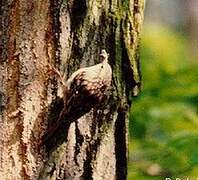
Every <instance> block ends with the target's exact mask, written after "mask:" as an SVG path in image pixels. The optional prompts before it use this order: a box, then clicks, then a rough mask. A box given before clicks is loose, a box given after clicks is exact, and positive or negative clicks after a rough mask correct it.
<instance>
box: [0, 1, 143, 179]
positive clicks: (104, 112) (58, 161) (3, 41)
mask: <svg viewBox="0 0 198 180" xmlns="http://www.w3.org/2000/svg"><path fill="white" fill-rule="evenodd" d="M143 8H144V0H125V1H122V0H109V1H104V0H98V1H95V0H68V1H66V0H62V1H61V0H42V1H27V0H3V1H1V2H0V36H1V38H0V132H1V133H0V178H1V179H97V180H99V179H125V178H126V175H127V131H128V130H127V128H128V122H127V119H128V118H127V117H128V111H129V107H130V106H131V97H132V95H137V93H138V91H139V87H140V75H139V64H138V63H139V54H138V46H139V33H140V29H141V24H142V20H143ZM103 48H104V49H106V50H107V52H109V53H110V57H109V61H110V65H111V67H112V69H113V83H112V86H113V88H112V93H111V95H110V98H109V99H108V101H107V102H104V103H103V104H101V105H99V106H97V107H95V108H93V109H91V111H90V112H88V113H86V114H84V115H83V116H82V117H80V118H79V119H77V120H76V121H75V122H74V123H72V124H71V125H70V127H65V129H66V128H68V134H67V135H66V133H65V134H64V128H63V132H61V133H62V134H61V135H62V136H61V137H59V138H60V139H62V141H61V143H59V144H53V146H46V145H45V144H44V145H43V144H42V143H41V139H42V136H43V135H44V134H45V131H46V130H47V128H48V127H49V126H52V125H53V123H54V122H55V121H56V119H57V117H58V115H59V113H60V111H61V108H62V101H61V96H62V93H61V86H60V85H59V83H58V81H57V79H56V78H54V77H51V76H49V75H48V68H49V66H48V64H51V65H53V66H55V67H56V68H57V69H59V70H60V71H61V73H62V74H65V77H66V79H67V78H68V77H69V76H70V75H71V73H73V72H74V71H75V70H77V69H78V68H79V67H84V66H89V65H93V64H95V63H98V55H99V53H100V50H101V49H103ZM82 106H83V105H82ZM65 131H66V130H65ZM65 136H67V141H66V140H65V138H66V137H65Z"/></svg>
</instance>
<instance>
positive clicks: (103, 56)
mask: <svg viewBox="0 0 198 180" xmlns="http://www.w3.org/2000/svg"><path fill="white" fill-rule="evenodd" d="M108 56H109V54H108V53H107V52H106V50H105V49H102V51H101V54H100V60H101V62H104V61H106V62H107V59H108Z"/></svg>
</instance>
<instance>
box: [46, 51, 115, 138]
mask: <svg viewBox="0 0 198 180" xmlns="http://www.w3.org/2000/svg"><path fill="white" fill-rule="evenodd" d="M99 59H100V63H99V64H96V65H94V66H90V67H85V68H81V69H78V70H77V71H75V72H74V73H73V74H72V75H71V76H70V78H69V79H68V80H67V81H66V82H64V80H63V78H62V77H61V75H60V73H59V72H58V71H57V70H54V72H55V73H56V74H57V75H58V76H59V78H60V79H61V81H62V84H63V101H64V108H63V109H62V111H61V113H60V115H59V118H58V121H57V122H56V123H55V124H56V125H55V126H53V127H52V128H49V130H48V131H47V133H46V135H44V141H45V140H48V139H49V138H50V137H52V136H53V135H54V134H55V133H56V132H57V131H59V129H60V128H61V127H63V126H64V125H66V124H67V125H69V124H71V123H72V122H74V121H75V120H77V119H78V118H79V117H81V116H82V115H84V114H85V113H87V112H89V111H90V110H91V108H93V107H95V106H96V105H98V104H100V103H102V102H103V101H104V100H105V99H106V98H107V97H108V92H109V89H110V88H111V81H112V69H111V66H110V65H109V63H108V54H107V52H106V51H105V50H104V49H103V50H102V51H101V54H100V56H99ZM63 128H64V127H63Z"/></svg>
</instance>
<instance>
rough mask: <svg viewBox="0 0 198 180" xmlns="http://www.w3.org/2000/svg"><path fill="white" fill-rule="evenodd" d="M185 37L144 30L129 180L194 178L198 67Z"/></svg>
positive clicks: (151, 28) (196, 169)
mask: <svg viewBox="0 0 198 180" xmlns="http://www.w3.org/2000/svg"><path fill="white" fill-rule="evenodd" d="M187 49H188V42H187V40H186V38H185V35H181V34H180V33H178V32H175V31H173V30H172V29H168V28H167V27H163V26H155V25H152V26H148V25H147V26H145V27H144V30H143V34H142V44H141V72H142V81H143V88H142V92H141V94H140V95H139V96H138V97H136V98H134V99H133V107H132V110H131V112H132V113H131V114H130V144H129V163H128V164H129V167H128V179H129V180H139V179H140V180H150V179H152V180H158V179H164V177H172V178H173V177H180V178H184V177H194V178H195V177H197V178H198V70H197V69H198V68H197V67H198V66H197V62H196V61H197V60H196V59H190V56H189V55H188V53H187V52H188V51H187Z"/></svg>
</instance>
